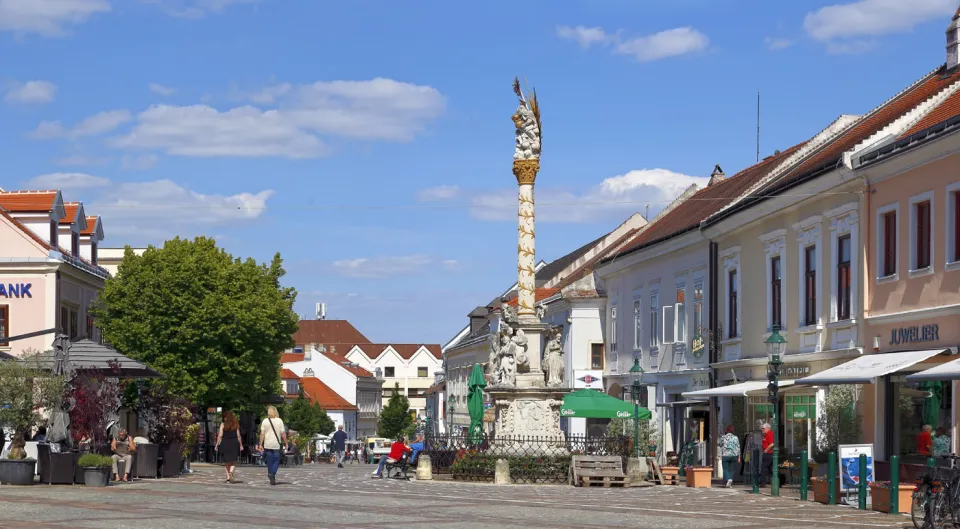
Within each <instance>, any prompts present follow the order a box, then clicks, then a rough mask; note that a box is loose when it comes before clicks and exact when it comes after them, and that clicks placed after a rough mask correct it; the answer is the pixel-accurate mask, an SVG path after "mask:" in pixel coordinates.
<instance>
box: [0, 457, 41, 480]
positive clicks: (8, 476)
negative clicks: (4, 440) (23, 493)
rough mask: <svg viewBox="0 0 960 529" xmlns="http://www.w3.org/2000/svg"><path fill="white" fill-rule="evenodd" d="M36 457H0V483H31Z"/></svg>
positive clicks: (35, 466)
mask: <svg viewBox="0 0 960 529" xmlns="http://www.w3.org/2000/svg"><path fill="white" fill-rule="evenodd" d="M36 468H37V460H36V459H0V484H2V485H33V475H34V473H35V471H36Z"/></svg>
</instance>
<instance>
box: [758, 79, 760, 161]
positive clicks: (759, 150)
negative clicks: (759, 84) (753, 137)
mask: <svg viewBox="0 0 960 529" xmlns="http://www.w3.org/2000/svg"><path fill="white" fill-rule="evenodd" d="M757 163H760V89H759V88H758V89H757Z"/></svg>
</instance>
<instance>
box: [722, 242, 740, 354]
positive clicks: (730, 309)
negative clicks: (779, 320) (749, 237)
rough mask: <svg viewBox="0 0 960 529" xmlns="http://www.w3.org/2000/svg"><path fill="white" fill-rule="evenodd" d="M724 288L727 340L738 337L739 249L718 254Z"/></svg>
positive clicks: (735, 248) (734, 248)
mask: <svg viewBox="0 0 960 529" xmlns="http://www.w3.org/2000/svg"><path fill="white" fill-rule="evenodd" d="M720 259H721V262H722V263H723V275H722V276H721V277H723V278H724V283H725V285H724V286H725V287H726V318H725V321H724V326H725V328H726V333H725V334H726V336H725V338H726V339H728V340H732V339H737V338H739V337H740V312H741V306H740V305H741V304H740V247H739V246H735V247H733V248H728V249H726V250H724V251H723V253H721V254H720Z"/></svg>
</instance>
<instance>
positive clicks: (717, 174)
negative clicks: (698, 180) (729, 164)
mask: <svg viewBox="0 0 960 529" xmlns="http://www.w3.org/2000/svg"><path fill="white" fill-rule="evenodd" d="M724 178H726V175H725V174H723V169H721V168H720V164H717V165H715V166H714V167H713V172H712V173H710V182H709V183H708V184H707V186H708V187H709V186H712V185H713V184H716V183H717V182H720V181H722V180H723V179H724Z"/></svg>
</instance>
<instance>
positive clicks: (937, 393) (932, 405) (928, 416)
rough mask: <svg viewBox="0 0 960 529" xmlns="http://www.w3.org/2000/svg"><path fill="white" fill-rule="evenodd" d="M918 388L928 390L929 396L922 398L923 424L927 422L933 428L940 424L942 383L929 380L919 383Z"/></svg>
mask: <svg viewBox="0 0 960 529" xmlns="http://www.w3.org/2000/svg"><path fill="white" fill-rule="evenodd" d="M920 390H922V391H929V392H930V396H929V397H927V398H925V399H924V400H923V424H929V425H930V426H932V427H933V429H934V430H936V429H937V426H939V425H940V424H939V423H940V399H941V398H943V383H942V382H940V381H938V380H930V381H927V382H921V383H920Z"/></svg>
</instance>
